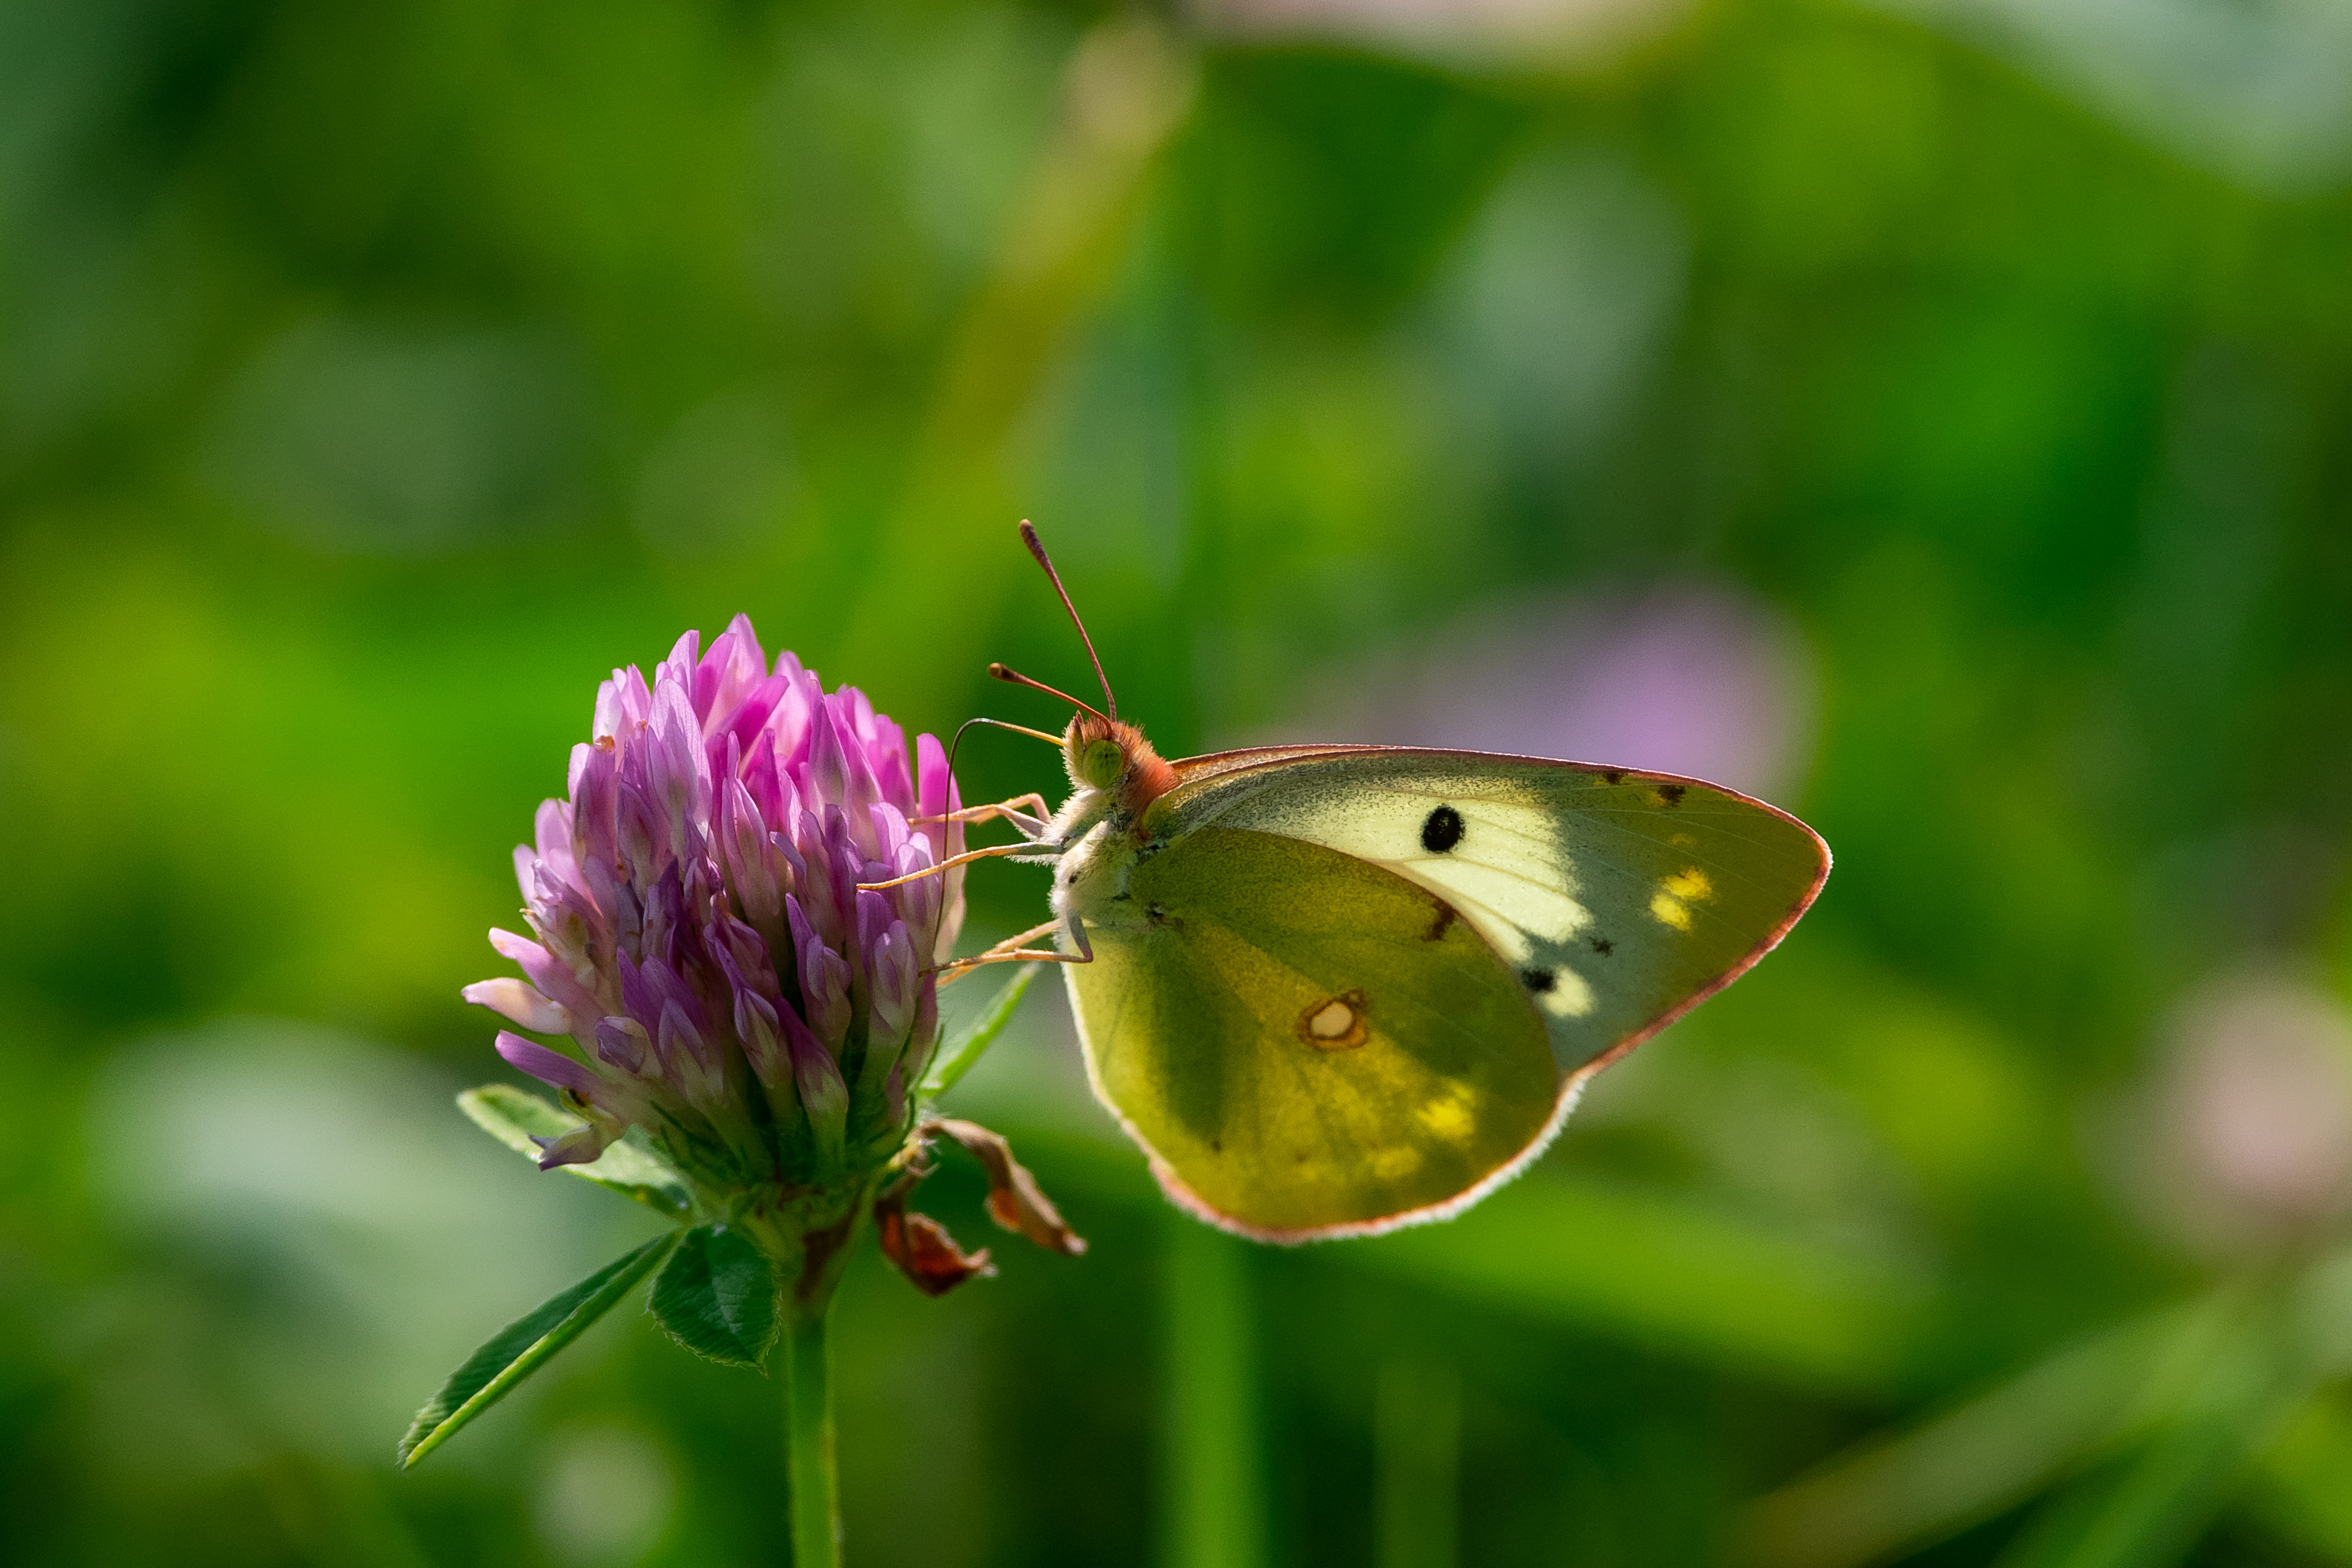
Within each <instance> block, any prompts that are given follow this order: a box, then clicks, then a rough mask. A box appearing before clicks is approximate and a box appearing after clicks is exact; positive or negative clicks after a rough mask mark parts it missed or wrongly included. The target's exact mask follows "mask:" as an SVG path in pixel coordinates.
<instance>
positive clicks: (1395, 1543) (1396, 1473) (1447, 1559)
mask: <svg viewBox="0 0 2352 1568" xmlns="http://www.w3.org/2000/svg"><path fill="white" fill-rule="evenodd" d="M1372 1423H1373V1442H1374V1446H1375V1448H1377V1450H1378V1453H1379V1459H1380V1488H1381V1491H1380V1541H1379V1553H1380V1555H1379V1558H1378V1563H1379V1568H1454V1563H1456V1562H1457V1561H1458V1560H1459V1557H1460V1534H1461V1520H1460V1501H1459V1498H1460V1488H1461V1484H1462V1482H1461V1462H1462V1382H1461V1379H1460V1378H1458V1377H1456V1376H1455V1375H1454V1372H1453V1369H1452V1368H1450V1367H1444V1366H1432V1365H1427V1364H1420V1363H1413V1362H1391V1363H1390V1364H1388V1365H1386V1366H1384V1367H1382V1368H1381V1374H1380V1382H1379V1385H1378V1387H1377V1389H1376V1391H1375V1393H1374V1396H1373V1413H1372Z"/></svg>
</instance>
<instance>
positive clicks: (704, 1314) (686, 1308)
mask: <svg viewBox="0 0 2352 1568" xmlns="http://www.w3.org/2000/svg"><path fill="white" fill-rule="evenodd" d="M648 1304H649V1306H650V1307H651V1310H652V1312H653V1314H654V1318H655V1320H656V1322H659V1323H660V1324H661V1326H662V1328H663V1329H664V1330H665V1331H666V1332H667V1333H668V1334H669V1337H670V1338H672V1339H674V1340H676V1341H677V1343H680V1344H682V1345H684V1346H685V1347H686V1348H687V1349H688V1350H690V1351H692V1352H694V1354H697V1355H701V1356H708V1357H709V1359H711V1360H712V1361H718V1362H724V1363H725V1364H728V1365H730V1366H749V1367H752V1368H755V1369H756V1368H757V1367H758V1366H759V1365H760V1364H761V1362H763V1361H765V1360H766V1359H767V1355H768V1347H769V1346H770V1345H772V1344H773V1343H776V1323H777V1316H776V1271H775V1270H774V1269H773V1268H772V1267H771V1266H770V1264H769V1262H768V1259H767V1255H766V1254H765V1253H763V1252H761V1250H760V1249H758V1248H757V1247H755V1246H753V1245H752V1244H751V1239H750V1238H748V1237H746V1236H745V1235H744V1234H743V1233H742V1232H741V1231H740V1230H730V1229H728V1228H726V1227H725V1226H722V1225H698V1226H696V1227H695V1228H693V1229H691V1230H688V1232H687V1233H686V1234H685V1237H684V1238H683V1239H681V1240H680V1241H679V1242H678V1246H677V1251H675V1252H673V1253H671V1254H670V1259H669V1261H668V1263H667V1264H665V1265H664V1266H663V1268H662V1271H661V1273H660V1275H659V1276H657V1277H656V1279H655V1281H654V1290H653V1299H652V1301H650V1302H649V1303H648Z"/></svg>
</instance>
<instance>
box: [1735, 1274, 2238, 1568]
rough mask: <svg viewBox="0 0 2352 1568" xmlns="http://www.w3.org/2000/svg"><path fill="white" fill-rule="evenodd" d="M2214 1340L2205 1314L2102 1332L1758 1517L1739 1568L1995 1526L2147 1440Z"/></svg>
mask: <svg viewBox="0 0 2352 1568" xmlns="http://www.w3.org/2000/svg"><path fill="white" fill-rule="evenodd" d="M2221 1327H2222V1313H2221V1308H2220V1306H2219V1305H2218V1304H2217V1303H2214V1302H2200V1303H2198V1304H2197V1305H2195V1306H2193V1307H2187V1308H2175V1309H2172V1310H2170V1311H2168V1312H2160V1313H2157V1314H2154V1315H2152V1316H2149V1317H2146V1318H2141V1319H2138V1320H2136V1321H2134V1322H2128V1323H2126V1324H2124V1325H2122V1326H2121V1327H2118V1328H2115V1329H2110V1330H2108V1331H2107V1332H2105V1333H2101V1334H2098V1335H2096V1336H2095V1337H2093V1338H2091V1339H2089V1340H2087V1341H2084V1342H2082V1343H2077V1344H2075V1345H2074V1346H2072V1347H2070V1348H2068V1349H2066V1350H2063V1351H2062V1352H2060V1353H2059V1354H2056V1355H2054V1356H2052V1357H2050V1358H2049V1359H2048V1360H2046V1361H2043V1362H2042V1363H2041V1364H2039V1365H2036V1366H2033V1367H2032V1368H2029V1369H2028V1370H2027V1371H2025V1372H2023V1373H2021V1374H2020V1375H2017V1376H2015V1377H2012V1378H2011V1379H2009V1380H2008V1381H2007V1382H2005V1383H2003V1384H2001V1385H2000V1386H1998V1387H1996V1388H1994V1389H1992V1390H1991V1391H1990V1392H1989V1393H1986V1394H1984V1395H1982V1396H1979V1397H1977V1398H1975V1399H1972V1400H1970V1401H1969V1402H1968V1403H1966V1404H1964V1405H1962V1406H1959V1407H1958V1409H1956V1410H1953V1411H1950V1412H1949V1413H1948V1414H1946V1415H1944V1416H1939V1417H1937V1419H1935V1420H1933V1421H1931V1422H1928V1423H1927V1424H1926V1425H1925V1426H1922V1427H1917V1428H1916V1429H1914V1430H1912V1431H1910V1432H1907V1433H1905V1434H1903V1435H1902V1436H1900V1437H1894V1438H1891V1439H1882V1440H1879V1441H1875V1442H1872V1443H1869V1444H1866V1445H1864V1447H1863V1448H1860V1449H1858V1450H1857V1451H1854V1452H1853V1453H1850V1454H1847V1455H1845V1456H1843V1457H1841V1458H1836V1459H1833V1460H1832V1461H1831V1462H1830V1463H1829V1464H1828V1465H1826V1466H1824V1467H1822V1469H1818V1470H1816V1471H1814V1472H1813V1473H1812V1474H1811V1475H1808V1476H1805V1477H1803V1478H1801V1479H1799V1480H1797V1481H1796V1482H1794V1483H1793V1484H1791V1485H1790V1486H1788V1487H1785V1488H1783V1489H1782V1490H1780V1491H1777V1492H1775V1493H1773V1494H1771V1495H1770V1496H1769V1497H1767V1498H1765V1499H1764V1500H1762V1501H1760V1502H1759V1503H1758V1504H1757V1506H1756V1509H1755V1511H1754V1512H1753V1513H1752V1514H1751V1516H1750V1519H1749V1526H1748V1553H1747V1558H1746V1560H1747V1561H1749V1562H1752V1563H1758V1564H1762V1565H1769V1568H1798V1565H1803V1568H1853V1565H1855V1564H1859V1563H1871V1562H1876V1561H1878V1560H1880V1559H1882V1558H1885V1557H1887V1556H1891V1555H1893V1554H1894V1553H1895V1552H1896V1551H1898V1550H1900V1549H1903V1548H1906V1547H1917V1546H1921V1545H1924V1544H1926V1543H1927V1542H1931V1541H1935V1540H1939V1539H1942V1538H1945V1537H1948V1536H1950V1535H1952V1534H1955V1533H1957V1532H1958V1531H1961V1530H1964V1529H1966V1528H1968V1527H1969V1525H1972V1524H1976V1523H1979V1522H1980V1521H1984V1520H1987V1519H1990V1518H1992V1517H1993V1516H1994V1515H1996V1514H1998V1513H2000V1512H2001V1511H2003V1510H2005V1509H2009V1508H2012V1507H2014V1506H2016V1505H2017V1504H2018V1503H2020V1502H2022V1501H2023V1500H2026V1499H2027V1498H2029V1497H2032V1495H2033V1493H2034V1492H2035V1491H2036V1490H2039V1489H2040V1488H2042V1487H2043V1486H2045V1485H2047V1484H2048V1483H2049V1481H2050V1480H2051V1479H2052V1478H2053V1477H2054V1476H2056V1475H2059V1474H2061V1473H2063V1471H2064V1470H2065V1469H2068V1468H2069V1467H2070V1466H2074V1465H2077V1464H2080V1463H2082V1462H2084V1460H2086V1459H2089V1458H2095V1457H2096V1456H2097V1455H2098V1454H2100V1453H2102V1452H2106V1451H2111V1450H2112V1449H2113V1448H2114V1447H2115V1446H2116V1444H2118V1443H2121V1442H2125V1441H2127V1440H2128V1439H2129V1438H2130V1437H2133V1436H2134V1435H2135V1434H2138V1433H2144V1432H2146V1431H2147V1430H2148V1429H2149V1428H2150V1427H2152V1426H2153V1425H2154V1424H2155V1423H2156V1422H2157V1421H2158V1420H2159V1419H2160V1418H2161V1416H2162V1415H2163V1413H2164V1411H2165V1410H2166V1409H2167V1408H2168V1407H2169V1406H2171V1405H2172V1404H2174V1403H2175V1402H2176V1401H2177V1400H2178V1399H2179V1396H2180V1392H2181V1389H2182V1387H2183V1385H2184V1384H2185V1383H2186V1382H2187V1380H2188V1377H2187V1374H2186V1372H2185V1371H2184V1367H2185V1366H2193V1364H2195V1362H2196V1361H2197V1360H2198V1359H2199V1358H2200V1353H2201V1351H2202V1349H2203V1347H2205V1346H2208V1345H2210V1344H2211V1343H2213V1341H2214V1338H2215V1336H2216V1334H2217V1333H2219V1332H2220V1331H2221Z"/></svg>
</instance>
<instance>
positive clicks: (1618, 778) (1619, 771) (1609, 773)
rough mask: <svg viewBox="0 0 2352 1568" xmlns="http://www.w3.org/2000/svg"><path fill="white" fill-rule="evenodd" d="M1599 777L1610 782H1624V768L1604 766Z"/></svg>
mask: <svg viewBox="0 0 2352 1568" xmlns="http://www.w3.org/2000/svg"><path fill="white" fill-rule="evenodd" d="M1601 778H1603V779H1607V780H1608V781H1609V782H1610V783H1612V784H1622V783H1623V782H1625V770H1624V769H1623V768H1602V769H1601Z"/></svg>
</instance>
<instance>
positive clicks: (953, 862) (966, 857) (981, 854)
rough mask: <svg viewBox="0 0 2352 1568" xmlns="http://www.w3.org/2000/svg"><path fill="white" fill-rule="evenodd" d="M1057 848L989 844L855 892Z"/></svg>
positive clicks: (863, 885) (1028, 843)
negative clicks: (1004, 856) (965, 866)
mask: <svg viewBox="0 0 2352 1568" xmlns="http://www.w3.org/2000/svg"><path fill="white" fill-rule="evenodd" d="M1059 847H1060V846H1059V845H1042V846H1041V845H1039V844H1037V843H1036V842H1034V841H1031V840H1026V839H1024V840H1023V841H1021V842H1019V843H1017V844H991V845H989V846H988V848H986V849H984V850H966V851H964V852H963V853H961V854H960V855H950V856H948V858H947V859H945V860H943V861H941V862H940V863H939V864H937V865H927V866H925V867H924V868H923V869H922V870H920V871H910V872H908V873H907V874H906V875H904V876H894V877H892V878H891V879H890V880H889V881H887V882H861V883H858V884H857V891H858V892H860V893H879V892H881V891H882V890H883V889H884V888H886V887H898V886H900V885H902V884H904V883H910V882H920V881H921V880H922V879H923V878H925V877H927V876H938V875H939V874H940V873H942V872H950V871H953V870H954V869H955V868H956V867H958V866H960V865H970V864H971V862H973V861H984V860H993V859H996V858H997V857H999V856H1002V855H1028V854H1035V853H1036V852H1037V851H1038V850H1039V849H1040V848H1047V849H1057V848H1059Z"/></svg>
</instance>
